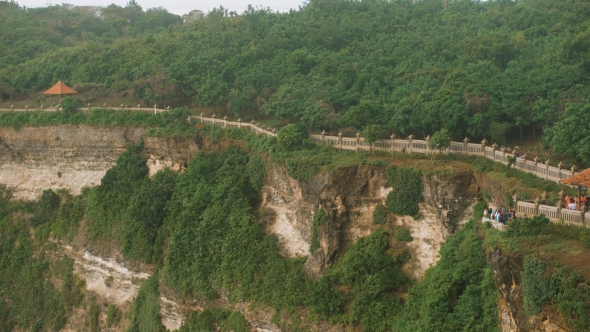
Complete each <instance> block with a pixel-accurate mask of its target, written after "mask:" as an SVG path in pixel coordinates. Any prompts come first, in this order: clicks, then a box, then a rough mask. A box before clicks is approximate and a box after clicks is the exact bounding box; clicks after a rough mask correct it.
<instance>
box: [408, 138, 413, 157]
mask: <svg viewBox="0 0 590 332" xmlns="http://www.w3.org/2000/svg"><path fill="white" fill-rule="evenodd" d="M412 140H414V135H410V136H408V148H409V149H410V153H412V148H413V144H412Z"/></svg>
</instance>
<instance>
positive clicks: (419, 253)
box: [261, 165, 478, 278]
mask: <svg viewBox="0 0 590 332" xmlns="http://www.w3.org/2000/svg"><path fill="white" fill-rule="evenodd" d="M423 181H424V188H425V190H424V193H423V195H424V202H423V203H421V204H420V211H421V215H422V217H421V218H419V219H418V220H414V219H412V218H411V217H409V216H390V218H389V219H390V220H389V221H388V222H387V223H386V224H385V225H384V226H383V227H385V228H386V229H388V230H390V231H391V233H392V234H393V233H394V228H395V226H396V225H397V226H404V227H406V228H408V229H409V230H410V232H411V234H412V236H413V237H414V241H412V242H410V243H409V244H408V247H409V249H410V250H411V252H412V253H413V254H414V257H415V258H417V260H415V261H414V262H412V263H409V264H410V265H411V266H408V268H407V271H408V273H409V274H410V275H411V276H413V277H416V278H419V277H420V276H421V275H422V274H423V273H424V272H425V271H426V269H428V267H430V266H431V265H432V264H434V263H436V260H437V257H436V256H437V254H438V250H439V249H440V244H441V243H442V242H443V241H444V240H445V239H446V238H447V237H448V236H449V235H450V234H452V233H453V232H454V231H455V230H456V229H457V227H459V226H460V225H461V224H462V223H464V222H466V221H467V220H468V219H469V217H470V214H471V209H470V206H472V205H473V204H474V203H475V202H476V200H477V199H478V187H477V184H476V183H475V179H474V177H473V174H472V173H470V172H467V173H464V174H459V175H457V176H439V175H430V176H425V177H424V178H423ZM391 189H392V188H391V187H389V184H388V181H387V177H386V174H385V168H384V167H381V166H374V165H359V166H352V167H345V168H340V169H337V170H334V171H332V172H329V173H326V174H318V175H316V176H315V177H314V178H312V179H311V180H309V181H297V180H294V179H292V178H290V177H289V176H288V174H287V173H286V171H285V169H284V168H283V167H282V166H279V165H270V166H269V167H268V179H267V181H266V182H265V185H264V187H263V189H262V204H261V211H262V214H263V215H267V216H269V217H268V218H266V219H267V229H268V231H269V232H272V233H275V234H277V236H278V237H279V244H280V246H281V250H282V253H283V254H284V255H285V256H288V257H294V256H304V255H308V254H309V257H308V260H307V262H306V264H305V267H306V271H307V273H308V275H309V276H311V277H314V278H317V277H319V276H321V275H322V274H323V273H324V272H325V271H326V270H327V269H328V268H329V267H330V266H331V265H332V264H333V263H334V262H335V260H336V259H337V258H338V257H339V255H340V254H342V253H343V252H344V251H345V249H346V247H347V246H348V244H350V243H354V242H355V241H356V239H357V238H359V237H364V236H368V235H370V234H371V233H372V232H373V230H375V229H376V228H377V227H378V226H377V225H374V224H373V218H372V213H373V210H374V209H375V206H376V205H377V204H378V203H382V204H384V203H385V199H386V197H387V194H388V193H389V192H390V191H391ZM320 207H321V208H323V209H325V210H326V212H327V215H328V221H327V223H326V224H325V225H323V226H321V227H320V229H319V242H320V248H319V249H318V250H316V252H314V253H312V254H310V253H309V248H310V243H311V230H312V221H313V215H314V213H315V212H317V210H318V209H319V208H320Z"/></svg>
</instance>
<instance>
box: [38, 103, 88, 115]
mask: <svg viewBox="0 0 590 332" xmlns="http://www.w3.org/2000/svg"><path fill="white" fill-rule="evenodd" d="M41 107H43V105H41ZM86 107H87V108H86V113H90V103H88V104H86ZM41 110H43V109H41Z"/></svg>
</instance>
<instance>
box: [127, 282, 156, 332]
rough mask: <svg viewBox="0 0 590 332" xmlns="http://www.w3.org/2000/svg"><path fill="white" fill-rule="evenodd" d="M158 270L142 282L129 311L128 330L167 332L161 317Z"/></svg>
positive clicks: (128, 331)
mask: <svg viewBox="0 0 590 332" xmlns="http://www.w3.org/2000/svg"><path fill="white" fill-rule="evenodd" d="M158 285H159V282H158V272H155V273H154V274H152V275H151V276H150V277H149V278H148V279H147V280H146V281H144V282H143V283H142V284H141V287H140V288H139V292H138V293H137V297H136V298H135V301H133V306H132V307H131V311H130V312H129V327H128V328H127V332H144V331H152V332H158V331H161V332H165V331H166V328H165V327H164V326H163V325H162V317H160V313H159V311H160V305H159V302H158V301H159V299H160V292H159V291H158Z"/></svg>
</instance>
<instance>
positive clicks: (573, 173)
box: [560, 165, 578, 179]
mask: <svg viewBox="0 0 590 332" xmlns="http://www.w3.org/2000/svg"><path fill="white" fill-rule="evenodd" d="M571 170H572V176H574V175H575V174H576V171H577V170H578V166H576V165H574V166H572V168H571ZM560 179H561V177H560Z"/></svg>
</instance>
